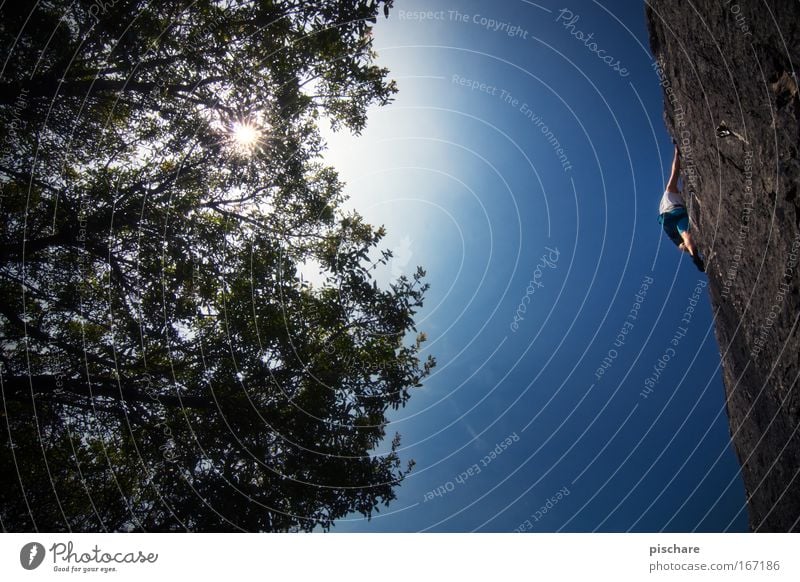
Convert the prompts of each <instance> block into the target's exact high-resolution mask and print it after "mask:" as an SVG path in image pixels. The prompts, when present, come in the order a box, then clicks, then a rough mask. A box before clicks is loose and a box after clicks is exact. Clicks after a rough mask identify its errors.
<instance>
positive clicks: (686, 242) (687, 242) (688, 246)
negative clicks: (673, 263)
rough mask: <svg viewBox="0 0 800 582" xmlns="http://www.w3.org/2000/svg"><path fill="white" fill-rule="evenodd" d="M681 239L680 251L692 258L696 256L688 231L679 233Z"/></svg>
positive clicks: (695, 248) (695, 249)
mask: <svg viewBox="0 0 800 582" xmlns="http://www.w3.org/2000/svg"><path fill="white" fill-rule="evenodd" d="M681 238H682V239H683V245H682V247H681V248H682V250H684V251H686V252H687V253H689V254H690V255H692V256H693V257H694V256H696V255H697V247H696V246H695V244H694V240H693V239H692V235H691V234H690V233H689V231H688V230H687V231H685V232H682V233H681Z"/></svg>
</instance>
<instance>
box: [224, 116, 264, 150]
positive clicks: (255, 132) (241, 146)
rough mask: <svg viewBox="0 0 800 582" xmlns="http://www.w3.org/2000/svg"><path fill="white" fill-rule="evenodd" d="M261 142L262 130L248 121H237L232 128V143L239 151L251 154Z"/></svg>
mask: <svg viewBox="0 0 800 582" xmlns="http://www.w3.org/2000/svg"><path fill="white" fill-rule="evenodd" d="M260 140H261V130H260V129H259V128H258V127H256V126H255V125H253V124H252V123H250V122H247V121H237V122H235V123H234V124H233V126H232V127H231V143H232V145H233V146H234V149H236V150H237V151H239V152H241V153H244V154H249V153H252V152H253V151H255V149H256V148H257V147H258V144H259V142H260Z"/></svg>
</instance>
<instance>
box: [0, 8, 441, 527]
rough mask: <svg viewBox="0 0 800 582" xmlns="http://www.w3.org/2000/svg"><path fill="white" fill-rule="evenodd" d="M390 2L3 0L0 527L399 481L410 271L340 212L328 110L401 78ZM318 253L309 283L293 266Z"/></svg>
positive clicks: (339, 511) (353, 105)
mask: <svg viewBox="0 0 800 582" xmlns="http://www.w3.org/2000/svg"><path fill="white" fill-rule="evenodd" d="M391 5H392V2H391V1H390V0H372V1H361V0H349V1H347V0H338V1H325V2H322V1H320V2H307V1H302V0H296V1H291V0H283V1H267V0H261V1H244V0H229V1H226V2H212V1H197V2H190V1H186V2H167V3H148V2H144V1H139V0H128V1H124V0H119V1H117V2H113V3H111V2H106V3H102V2H89V1H84V2H67V1H66V0H64V1H55V2H49V3H47V4H46V5H44V6H43V5H41V4H40V5H37V7H36V8H35V9H34V12H33V14H32V15H30V18H29V14H28V12H27V9H26V8H23V6H20V5H12V6H9V5H8V4H6V5H4V6H3V9H2V11H3V15H2V16H3V18H2V21H3V24H2V28H0V37H2V40H3V43H4V44H3V46H7V47H12V48H11V49H10V56H9V58H8V60H7V65H6V68H5V69H4V70H3V71H2V79H0V132H1V133H2V134H3V135H5V136H6V143H5V144H4V146H3V150H2V157H0V186H2V213H1V215H2V220H3V229H2V247H0V326H2V327H0V329H2V337H3V339H2V346H3V349H2V355H1V356H0V357H1V358H2V375H0V380H2V394H3V402H4V408H3V416H4V420H5V424H6V428H7V430H5V431H4V441H5V442H4V443H3V449H2V453H0V463H2V474H3V480H4V483H3V486H2V488H1V489H2V491H1V492H0V500H2V501H0V518H1V519H2V525H3V527H4V529H7V530H17V531H19V530H33V529H40V530H42V529H44V530H49V531H61V530H79V531H116V530H147V531H152V530H159V531H179V530H196V531H228V530H246V531H256V530H266V531H286V530H312V529H314V528H316V527H321V528H323V529H327V528H329V527H330V526H331V525H332V524H333V522H334V520H335V519H337V518H339V517H341V516H343V515H346V514H348V513H350V512H354V511H356V512H360V513H361V514H363V515H365V516H368V517H369V516H371V515H372V514H373V512H375V511H378V509H379V506H380V505H381V504H384V505H387V504H388V503H389V502H390V501H391V500H392V499H394V498H395V488H396V487H397V485H398V484H399V483H400V482H401V481H402V479H403V478H404V476H405V475H406V474H407V472H408V471H410V470H411V465H412V464H413V462H410V463H408V464H407V465H404V464H403V463H402V462H401V460H400V458H399V453H398V448H399V445H400V440H399V436H398V435H395V436H394V438H392V440H391V445H390V449H389V452H388V453H386V454H383V455H378V454H376V453H375V452H374V451H375V449H376V447H378V445H379V444H380V443H381V442H382V441H383V440H384V438H386V426H387V417H386V414H387V412H388V410H389V409H390V408H394V409H397V408H400V407H402V406H404V405H405V403H406V402H407V400H408V398H409V397H410V392H409V390H410V389H411V388H413V387H415V386H418V385H420V383H421V382H422V380H423V379H424V378H425V377H426V376H427V375H428V374H429V372H430V370H431V368H432V367H433V365H434V364H435V362H434V360H433V359H432V358H430V357H428V359H427V360H424V361H423V360H421V359H420V358H421V356H420V351H421V343H422V342H423V341H424V334H418V335H417V336H416V339H414V337H413V333H412V332H416V328H415V326H414V315H415V314H416V312H417V310H418V309H419V308H420V307H421V306H422V301H423V295H424V293H425V291H426V290H427V284H425V283H423V278H424V275H425V273H424V271H422V270H421V269H418V270H417V272H416V273H415V274H414V275H413V276H412V277H410V278H407V277H401V278H400V279H399V280H397V281H395V283H393V284H392V285H390V286H389V287H388V288H386V289H383V288H380V287H379V286H378V285H377V284H376V283H375V281H374V280H373V273H374V269H375V267H376V266H377V265H379V264H385V263H386V261H387V259H388V258H389V257H390V256H391V255H390V253H389V252H388V251H385V250H384V251H381V250H380V241H381V239H382V238H383V236H384V235H385V232H384V230H383V229H382V228H377V229H376V228H373V227H371V226H370V225H367V224H365V223H364V222H363V220H362V219H361V218H360V217H359V216H358V215H357V214H353V213H350V214H345V213H343V212H342V210H341V203H342V201H343V200H344V186H343V184H342V183H341V182H340V181H339V179H338V177H337V174H336V172H335V171H334V170H333V169H332V168H329V167H326V166H325V165H324V164H323V163H322V161H321V153H322V151H323V147H324V144H323V143H322V141H321V139H320V136H319V132H318V129H317V121H318V119H319V117H320V116H327V117H329V118H330V119H331V120H332V124H333V125H334V126H335V127H337V128H344V129H349V130H351V131H355V132H359V131H361V130H362V129H363V127H364V126H365V123H366V111H367V108H368V107H369V106H370V105H371V104H373V103H378V104H386V103H388V102H389V101H390V100H391V98H392V95H393V94H394V92H395V91H396V88H395V85H394V83H393V82H392V81H389V80H387V76H388V71H387V70H385V69H382V68H380V67H378V66H376V65H375V64H374V59H375V56H376V55H375V53H374V52H373V50H372V40H371V35H370V30H371V26H370V25H371V23H373V22H375V20H376V17H377V15H378V14H379V11H380V10H381V8H382V9H383V10H384V11H385V13H386V14H387V16H388V11H389V9H390V8H391ZM312 263H313V264H319V265H320V268H321V270H322V273H323V274H324V277H325V283H324V284H323V285H320V286H312V285H309V284H306V283H304V282H303V280H302V276H301V273H302V269H303V266H304V265H308V264H312Z"/></svg>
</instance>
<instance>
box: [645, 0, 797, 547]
mask: <svg viewBox="0 0 800 582" xmlns="http://www.w3.org/2000/svg"><path fill="white" fill-rule="evenodd" d="M737 2H738V3H737ZM645 10H646V17H647V22H648V27H649V30H650V45H651V49H652V52H653V55H654V56H655V58H656V63H658V66H657V65H656V63H654V72H655V73H656V74H657V75H659V77H658V79H659V81H660V82H661V84H662V86H663V87H664V99H665V120H666V123H667V128H668V129H669V131H670V133H671V134H672V136H673V137H674V138H675V139H676V140H677V141H678V143H679V145H680V146H681V150H682V152H683V163H684V166H685V167H686V173H685V176H687V177H688V178H689V180H688V181H689V190H690V191H691V192H692V195H691V197H689V196H687V202H689V203H690V205H691V207H690V215H691V219H692V221H693V224H694V226H693V228H694V229H695V232H696V233H699V243H700V248H701V250H702V251H704V252H705V254H706V255H709V254H711V253H715V257H714V258H713V260H712V261H711V263H710V265H709V269H708V270H709V272H708V279H709V290H710V294H711V302H712V308H713V310H714V312H715V314H716V333H717V340H718V342H719V347H720V352H721V354H722V363H723V368H724V372H723V375H724V380H725V387H726V395H727V398H728V401H727V406H728V415H729V417H730V429H731V437H732V439H733V443H734V446H735V449H736V453H737V455H738V457H739V461H740V463H741V465H742V475H743V477H744V483H745V488H746V490H747V497H748V503H749V510H750V527H751V529H752V530H754V531H798V530H800V474H799V472H800V415H799V414H798V409H799V408H800V382H798V373H800V365H799V364H800V356H799V355H798V354H799V353H800V325H798V317H800V291H799V289H800V275H798V271H799V270H800V265H798V264H797V262H796V261H797V255H798V252H800V193H798V181H799V179H800V156H799V155H798V144H800V125H799V123H798V122H799V121H800V100H799V99H798V76H797V75H800V2H798V1H797V0H759V1H755V0H753V1H751V0H727V1H726V0H690V1H686V2H683V1H681V2H678V1H676V0H647V1H646V8H645Z"/></svg>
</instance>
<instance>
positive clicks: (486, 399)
mask: <svg viewBox="0 0 800 582" xmlns="http://www.w3.org/2000/svg"><path fill="white" fill-rule="evenodd" d="M401 11H402V14H401ZM417 11H425V12H428V14H427V15H426V18H425V19H422V17H421V15H419V14H415V12H417ZM576 16H577V17H578V18H577V19H576V18H575V17H576ZM579 33H580V34H579ZM589 35H592V36H591V38H589V39H588V40H587V38H588V37H589ZM581 38H583V40H581ZM592 43H594V44H592ZM375 47H376V49H377V51H378V54H379V63H380V64H382V65H383V66H386V67H388V68H389V69H390V70H391V71H392V76H393V78H395V79H397V82H398V86H399V89H400V91H399V93H398V95H397V99H396V100H395V102H394V103H393V104H392V105H390V106H388V107H384V108H378V109H375V110H374V111H372V113H371V116H370V120H369V124H368V127H367V129H366V130H365V131H364V133H363V134H362V135H361V136H357V137H356V136H350V135H347V134H332V133H330V132H326V136H327V140H328V143H329V148H330V149H329V152H328V159H329V161H330V162H331V164H333V165H335V166H336V167H337V169H339V171H340V173H341V175H342V177H343V179H344V180H345V181H346V182H347V184H348V188H347V191H348V193H349V195H350V197H351V199H350V201H349V204H350V206H351V207H353V208H355V209H357V210H358V211H359V212H360V213H361V214H363V215H364V216H365V217H366V218H367V219H368V220H369V221H370V222H372V223H373V224H376V225H377V224H383V225H385V226H386V228H387V229H388V233H389V234H388V236H387V238H386V246H387V247H388V248H390V249H393V250H394V252H395V259H394V261H393V262H392V263H391V264H390V265H388V266H387V268H386V270H385V271H384V272H382V273H381V274H380V275H379V277H380V280H381V281H382V282H383V283H386V282H387V281H389V280H391V279H392V278H393V277H396V276H398V275H399V274H401V273H404V272H405V273H410V272H411V271H413V269H414V268H415V267H416V266H417V265H421V266H423V267H424V268H426V270H427V272H428V278H427V280H428V282H430V284H431V289H430V292H429V293H428V296H427V302H426V305H425V309H424V310H423V311H422V312H421V313H420V314H419V325H418V327H419V329H420V330H421V331H424V332H426V333H427V334H428V337H429V341H428V343H427V344H426V352H428V353H431V354H433V355H435V356H436V358H437V360H438V362H439V365H438V366H437V368H436V369H435V371H434V374H433V375H432V377H431V378H430V379H429V380H428V381H427V382H426V384H425V387H424V388H421V389H417V390H416V391H415V392H414V393H413V396H412V398H411V400H410V404H409V405H408V406H407V407H406V408H405V409H403V410H401V411H398V412H396V413H393V414H392V417H391V418H392V424H391V426H390V427H389V429H388V430H389V433H390V434H392V433H394V432H399V433H401V435H402V436H403V445H402V456H403V458H406V459H410V458H413V459H415V460H416V462H417V465H416V468H415V469H414V471H413V473H412V474H411V475H410V476H409V477H408V478H407V480H406V481H405V482H404V483H403V485H402V486H401V487H400V488H399V489H398V498H397V500H395V501H394V502H393V503H392V504H391V506H390V507H389V508H384V509H383V511H382V512H381V513H380V514H378V515H376V516H375V517H374V518H373V519H372V520H371V521H366V520H364V519H362V518H360V517H359V516H356V515H354V516H351V517H349V518H347V519H343V520H340V521H339V522H337V525H336V528H335V531H370V532H377V531H498V532H505V531H514V530H524V531H543V532H551V531H714V532H716V531H745V530H746V508H745V496H744V488H743V486H742V483H741V479H740V476H739V467H738V463H737V461H736V458H735V455H734V452H733V450H732V448H731V446H730V436H729V429H728V422H727V416H726V413H725V394H724V389H723V385H722V380H721V375H720V359H719V350H718V346H717V343H716V339H715V336H714V329H713V323H712V313H711V309H710V305H709V302H708V297H707V293H706V290H705V288H704V285H705V282H706V279H705V276H703V275H702V274H700V273H698V272H697V270H696V269H695V267H694V266H693V265H692V263H691V261H690V260H689V259H688V257H685V256H681V254H680V253H679V252H678V251H677V250H676V249H675V248H674V247H673V246H672V244H671V243H670V242H669V240H668V239H667V238H666V236H665V235H664V234H663V233H662V231H661V228H660V225H659V224H658V222H657V221H656V218H657V207H658V201H659V197H660V195H661V192H662V191H663V187H664V183H665V181H666V179H667V174H668V171H669V165H670V163H671V158H672V146H671V143H670V139H669V136H668V135H667V133H666V130H665V128H664V125H663V121H662V111H663V103H662V95H661V89H660V87H659V85H658V77H657V75H656V73H655V71H654V70H653V68H652V63H653V61H652V56H651V55H650V53H649V45H648V42H647V32H646V28H645V17H644V7H643V5H642V3H641V2H638V1H626V2H614V3H607V4H601V3H598V2H588V1H577V0H576V1H574V2H571V3H570V4H568V5H563V4H552V3H549V2H539V3H533V2H527V1H525V0H508V1H506V2H489V1H471V2H446V1H441V0H434V1H425V2H423V1H422V0H398V1H397V2H396V3H395V8H394V10H393V12H392V13H391V16H390V18H389V19H388V20H383V19H381V21H380V22H379V23H378V25H377V26H376V28H375ZM600 51H603V52H600ZM609 57H610V58H609ZM603 58H605V59H606V60H605V61H604V60H603ZM606 61H610V62H606ZM698 295H699V300H698V299H697V298H696V297H697V296H698ZM693 297H694V298H693ZM634 306H636V307H634ZM620 334H621V335H620ZM615 342H616V343H615ZM604 359H605V368H604V369H602V367H603V363H604ZM659 361H660V362H661V363H660V364H659ZM654 367H655V369H654ZM599 368H600V369H602V373H600V372H599V371H598V369H599ZM648 378H650V382H649V383H647V382H648ZM434 492H438V494H437V493H434Z"/></svg>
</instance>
